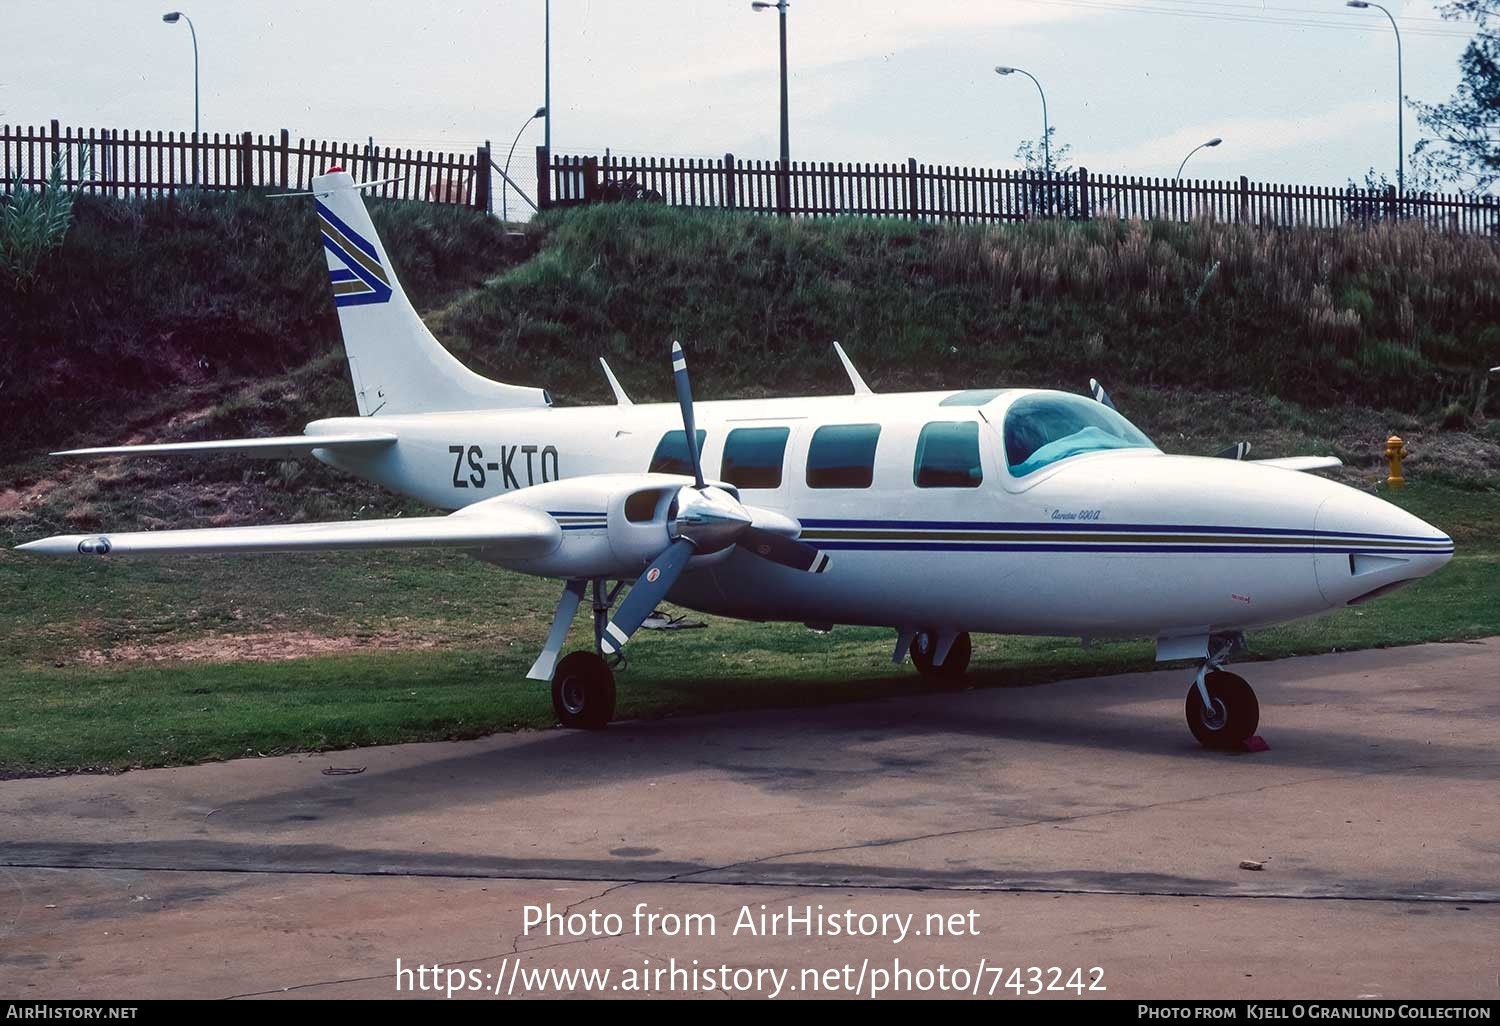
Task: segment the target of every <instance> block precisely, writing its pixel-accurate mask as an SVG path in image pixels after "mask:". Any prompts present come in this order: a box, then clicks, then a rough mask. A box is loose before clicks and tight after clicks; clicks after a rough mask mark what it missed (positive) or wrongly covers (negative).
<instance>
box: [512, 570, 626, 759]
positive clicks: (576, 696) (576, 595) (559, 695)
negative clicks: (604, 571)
mask: <svg viewBox="0 0 1500 1026" xmlns="http://www.w3.org/2000/svg"><path fill="white" fill-rule="evenodd" d="M587 585H588V582H586V581H581V580H573V581H569V582H568V583H567V584H566V585H565V586H564V588H563V594H562V598H561V599H559V600H558V603H557V615H556V616H555V617H553V620H552V630H551V632H550V633H549V634H548V635H547V644H546V646H545V647H543V649H542V654H541V655H539V656H538V657H537V660H536V662H535V663H533V664H532V667H531V670H530V671H529V672H528V673H527V674H526V676H528V677H530V678H531V679H532V680H549V679H550V680H551V681H552V711H553V713H554V714H556V716H557V722H558V723H560V724H562V725H563V726H564V727H574V728H578V729H582V730H601V729H603V728H604V727H605V726H606V725H608V723H609V721H610V720H612V719H613V718H614V715H615V673H614V670H613V669H612V668H611V666H610V664H609V663H608V662H606V661H605V659H604V657H603V655H601V654H600V652H601V651H602V646H601V645H600V639H601V637H602V636H603V632H604V627H605V625H606V624H608V623H609V610H610V607H611V606H613V605H614V601H615V598H616V597H617V596H618V595H619V594H620V589H621V588H622V587H623V585H621V584H616V585H615V586H614V587H613V588H609V587H608V584H607V582H605V581H603V580H596V581H594V582H593V592H594V651H592V652H588V651H581V652H570V653H568V654H567V655H565V656H563V658H562V660H561V661H559V660H558V658H557V656H558V653H559V652H560V651H561V649H562V645H563V641H564V640H565V639H566V638H567V635H568V628H569V626H571V625H572V623H573V616H574V614H575V613H577V611H578V606H579V604H580V603H581V602H582V600H583V597H584V593H585V590H586V588H587Z"/></svg>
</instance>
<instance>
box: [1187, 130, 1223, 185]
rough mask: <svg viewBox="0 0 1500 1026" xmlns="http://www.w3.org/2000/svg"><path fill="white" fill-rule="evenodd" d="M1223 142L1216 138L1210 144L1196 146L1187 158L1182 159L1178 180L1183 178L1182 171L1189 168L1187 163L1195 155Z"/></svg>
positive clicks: (1189, 151)
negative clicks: (1206, 147) (1205, 148)
mask: <svg viewBox="0 0 1500 1026" xmlns="http://www.w3.org/2000/svg"><path fill="white" fill-rule="evenodd" d="M1223 141H1224V140H1223V139H1220V138H1219V137H1218V136H1214V137H1213V138H1212V139H1210V140H1208V142H1201V143H1199V144H1198V145H1197V146H1194V147H1193V148H1192V149H1190V150H1188V155H1187V156H1186V157H1183V158H1182V163H1181V164H1178V165H1177V177H1178V178H1181V177H1182V169H1183V168H1185V167H1187V162H1188V161H1189V160H1190V159H1192V156H1193V154H1195V153H1197V152H1198V151H1199V150H1201V149H1203V148H1204V147H1205V146H1217V145H1219V143H1221V142H1223Z"/></svg>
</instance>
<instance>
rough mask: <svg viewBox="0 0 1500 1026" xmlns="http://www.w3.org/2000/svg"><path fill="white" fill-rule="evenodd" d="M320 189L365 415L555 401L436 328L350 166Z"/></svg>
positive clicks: (332, 272) (327, 246) (336, 298)
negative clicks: (476, 363) (398, 268)
mask: <svg viewBox="0 0 1500 1026" xmlns="http://www.w3.org/2000/svg"><path fill="white" fill-rule="evenodd" d="M312 191H313V198H314V202H315V203H316V204H317V211H318V222H319V227H320V228H321V229H322V233H323V250H324V254H325V256H327V258H328V278H329V283H330V284H331V285H332V286H333V302H334V305H335V306H336V307H337V308H338V314H339V328H340V330H341V331H342V332H343V335H344V353H345V355H346V356H348V358H349V374H350V376H351V377H352V378H353V380H354V392H355V396H356V398H357V399H358V401H359V413H360V416H362V417H370V416H374V415H376V414H382V413H384V414H396V413H434V412H440V411H454V410H485V409H502V408H507V407H518V406H548V405H550V404H551V402H552V399H551V397H550V396H549V395H548V394H547V392H546V391H545V390H544V389H540V388H526V387H524V386H521V385H507V384H504V383H502V382H499V381H491V380H489V379H488V378H483V377H480V376H479V375H478V374H475V373H474V372H473V371H471V370H469V369H468V368H467V367H465V366H464V365H463V364H461V363H459V362H458V360H457V359H455V358H454V356H453V354H451V353H449V352H448V350H446V349H444V348H443V347H442V345H441V344H440V343H439V342H438V340H437V339H436V338H434V337H433V336H432V332H430V331H428V330H427V325H425V324H423V323H422V318H421V317H419V316H417V311H416V310H415V309H413V308H412V305H411V302H410V301H409V300H408V299H407V298H406V293H405V292H404V291H402V288H401V282H400V281H398V280H397V278H396V272H395V269H394V268H393V267H392V266H391V259H390V255H389V254H388V253H386V250H385V245H384V244H383V243H382V242H381V241H380V236H379V235H377V234H376V232H375V225H374V223H373V222H372V221H371V220H370V215H369V212H368V211H367V210H366V209H365V204H364V200H363V199H361V197H360V194H359V190H358V188H357V187H356V186H355V184H354V179H352V178H351V177H349V175H348V173H347V172H344V171H342V170H339V169H337V168H333V169H330V170H329V172H328V173H327V174H324V175H319V176H317V177H316V178H314V179H313V180H312Z"/></svg>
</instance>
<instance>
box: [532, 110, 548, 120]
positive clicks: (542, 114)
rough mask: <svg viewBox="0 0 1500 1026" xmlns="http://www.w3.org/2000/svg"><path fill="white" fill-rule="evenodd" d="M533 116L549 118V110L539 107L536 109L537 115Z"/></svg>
mask: <svg viewBox="0 0 1500 1026" xmlns="http://www.w3.org/2000/svg"><path fill="white" fill-rule="evenodd" d="M531 116H532V117H534V118H544V117H546V116H547V108H546V107H538V108H537V109H536V113H535V114H533V115H531Z"/></svg>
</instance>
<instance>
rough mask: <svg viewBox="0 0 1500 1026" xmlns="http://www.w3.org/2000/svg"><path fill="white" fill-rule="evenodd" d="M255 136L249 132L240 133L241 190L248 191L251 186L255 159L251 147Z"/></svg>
mask: <svg viewBox="0 0 1500 1026" xmlns="http://www.w3.org/2000/svg"><path fill="white" fill-rule="evenodd" d="M253 140H254V136H252V135H251V134H250V133H249V132H241V133H240V188H241V189H248V188H250V185H251V181H250V179H251V177H252V174H253V173H252V171H251V167H252V166H253V158H252V156H251V152H250V147H251V146H252V145H253Z"/></svg>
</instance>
